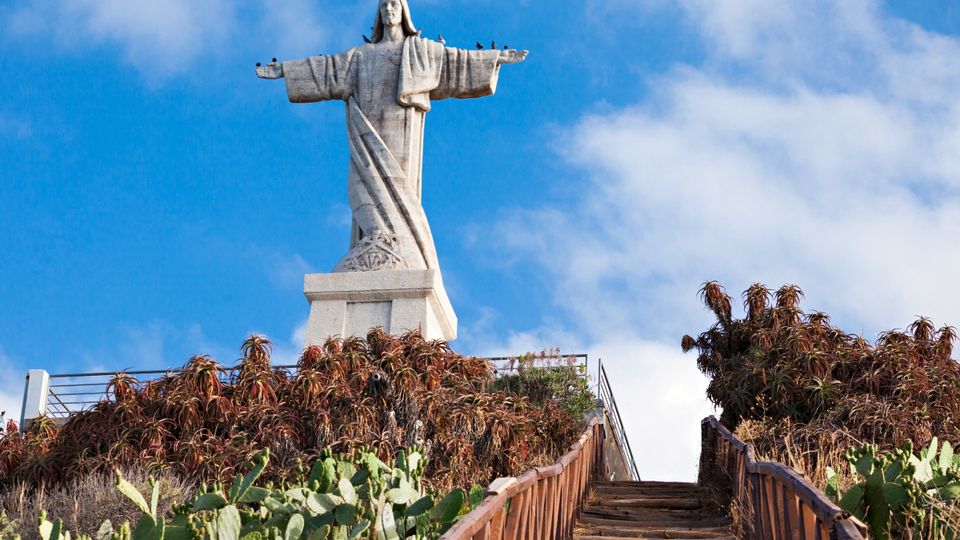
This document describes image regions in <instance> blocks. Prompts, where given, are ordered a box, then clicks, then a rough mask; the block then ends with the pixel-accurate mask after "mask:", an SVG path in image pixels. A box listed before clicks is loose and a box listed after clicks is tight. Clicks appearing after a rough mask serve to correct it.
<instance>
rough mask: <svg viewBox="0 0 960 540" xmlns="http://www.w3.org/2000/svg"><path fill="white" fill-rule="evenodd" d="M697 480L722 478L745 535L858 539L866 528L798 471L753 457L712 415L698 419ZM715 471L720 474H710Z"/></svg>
mask: <svg viewBox="0 0 960 540" xmlns="http://www.w3.org/2000/svg"><path fill="white" fill-rule="evenodd" d="M701 429H702V435H703V446H702V449H701V454H700V483H701V484H706V483H709V482H718V481H719V482H722V483H726V484H727V485H729V487H730V488H731V489H730V490H731V493H730V494H731V500H732V501H736V502H737V503H738V504H739V507H740V509H741V511H742V512H743V515H742V522H743V524H744V525H745V528H746V529H748V530H747V531H745V534H746V538H751V539H752V538H756V539H764V540H766V539H773V540H781V539H790V540H794V539H802V540H830V539H832V538H838V539H846V540H863V539H864V538H865V537H866V533H867V531H866V527H865V526H864V525H863V523H861V522H860V521H858V520H856V518H853V517H851V516H850V514H848V513H847V512H844V511H843V510H842V509H841V508H840V507H839V506H837V505H836V504H835V503H834V502H833V501H831V500H830V499H829V498H828V497H827V496H826V495H824V494H823V492H821V491H820V490H819V489H817V487H816V486H814V485H813V484H811V483H810V481H809V480H807V479H806V478H805V477H804V476H803V474H802V473H800V472H798V471H796V470H794V469H792V468H790V467H787V466H785V465H782V464H780V463H773V462H769V461H757V459H756V452H755V450H754V448H753V445H752V444H749V443H745V442H743V441H741V440H740V439H737V438H736V437H735V436H734V435H733V433H730V430H729V429H727V428H726V427H725V426H723V424H721V423H720V421H719V420H717V419H716V418H715V417H713V416H711V417H709V418H705V419H704V420H703V422H702V423H701ZM717 473H720V474H721V475H722V476H723V477H722V478H711V477H710V475H711V474H717Z"/></svg>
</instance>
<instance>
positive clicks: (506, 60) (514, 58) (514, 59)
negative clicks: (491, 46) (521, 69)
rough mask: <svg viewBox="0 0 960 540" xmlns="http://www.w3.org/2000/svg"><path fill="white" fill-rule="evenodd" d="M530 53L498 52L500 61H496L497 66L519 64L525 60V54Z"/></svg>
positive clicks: (510, 50) (509, 50) (507, 50)
mask: <svg viewBox="0 0 960 540" xmlns="http://www.w3.org/2000/svg"><path fill="white" fill-rule="evenodd" d="M529 53H530V51H515V50H513V49H506V50H503V51H500V60H498V61H497V63H498V64H519V63H520V62H523V61H524V60H526V59H527V54H529Z"/></svg>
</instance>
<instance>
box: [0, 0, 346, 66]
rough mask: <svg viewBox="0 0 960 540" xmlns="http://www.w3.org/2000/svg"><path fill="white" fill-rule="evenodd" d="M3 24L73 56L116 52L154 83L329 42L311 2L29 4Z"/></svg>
mask: <svg viewBox="0 0 960 540" xmlns="http://www.w3.org/2000/svg"><path fill="white" fill-rule="evenodd" d="M0 18H2V19H3V20H5V21H6V23H5V24H3V25H2V26H4V27H5V28H6V32H7V34H8V37H13V38H21V39H23V38H39V39H44V40H48V39H53V40H54V42H55V43H57V45H58V46H59V47H60V48H61V49H62V50H64V51H70V52H73V53H88V52H89V51H90V50H91V49H92V48H93V47H97V48H100V49H101V50H107V51H115V54H117V55H118V56H119V57H120V58H122V60H123V61H125V62H126V63H128V64H130V65H132V66H133V67H134V68H136V69H137V70H138V71H139V72H140V73H141V74H142V75H143V77H144V78H145V79H146V80H148V81H150V82H154V83H155V82H162V81H165V80H167V79H168V78H170V77H173V76H180V75H197V74H200V73H206V72H209V71H210V70H212V69H214V68H215V66H216V65H217V63H218V60H219V63H222V62H223V58H224V57H229V56H230V55H232V54H234V55H235V54H237V53H238V52H242V53H243V54H248V55H249V54H253V53H254V51H252V50H251V49H252V48H253V47H256V49H257V51H256V52H258V53H260V54H262V55H263V56H264V57H265V56H267V55H268V54H275V55H283V54H288V53H289V54H298V55H299V54H307V53H312V52H317V49H318V48H319V46H320V45H321V44H322V43H323V42H324V40H325V39H326V38H327V30H326V27H325V21H323V20H322V17H321V16H320V14H319V12H318V7H317V5H316V2H312V1H310V0H292V1H279V0H261V1H260V2H259V3H258V4H256V5H255V6H254V7H253V8H252V9H250V10H245V9H242V7H240V6H239V5H238V4H236V3H234V2H230V1H228V0H204V1H202V2H194V1H191V0H166V1H164V2H155V1H153V0H76V1H73V2H59V1H55V0H29V1H27V2H23V3H21V4H20V5H18V6H15V7H7V8H0ZM261 47H262V48H263V49H265V50H260V48H261ZM271 51H272V52H271Z"/></svg>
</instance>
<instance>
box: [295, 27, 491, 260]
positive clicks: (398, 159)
mask: <svg viewBox="0 0 960 540" xmlns="http://www.w3.org/2000/svg"><path fill="white" fill-rule="evenodd" d="M391 51H392V54H391ZM499 56H500V52H499V51H496V50H472V51H467V50H462V49H454V48H446V47H444V46H443V45H442V44H440V43H437V42H434V41H431V40H428V39H424V38H421V37H416V36H411V37H407V38H406V39H405V40H404V42H403V44H402V45H400V44H394V45H393V48H392V49H391V47H390V45H387V44H379V45H376V44H368V45H364V46H361V47H357V48H355V49H351V50H349V51H346V52H343V53H340V54H334V55H327V56H314V57H310V58H308V59H306V60H298V61H293V62H284V63H283V74H284V78H285V79H286V84H287V94H288V96H289V98H290V101H292V102H294V103H307V102H316V101H324V100H344V101H346V102H347V132H348V136H349V141H350V176H349V184H348V190H349V198H350V206H351V208H352V210H353V235H352V239H351V244H350V246H351V252H350V253H348V254H347V256H346V257H344V259H343V260H342V261H341V262H340V263H339V264H338V265H337V268H336V269H335V271H352V270H371V269H381V268H382V267H388V268H407V269H439V265H438V261H437V252H436V247H435V246H434V243H433V236H432V235H431V233H430V226H429V224H428V223H427V217H426V214H425V213H424V211H423V206H422V205H421V199H420V198H421V181H422V174H423V167H422V162H423V128H424V120H425V119H426V113H427V112H429V111H430V103H431V102H432V101H434V100H439V99H447V98H474V97H483V96H489V95H492V94H493V93H494V92H495V91H496V87H497V78H498V76H499V71H500V67H499V65H498V59H499ZM371 235H375V236H377V237H382V236H383V235H386V236H387V237H388V238H390V239H392V241H389V242H387V244H386V245H384V246H379V249H380V250H381V251H391V250H393V251H398V252H399V253H396V257H395V259H394V260H393V261H392V262H391V261H387V262H386V264H383V263H384V261H380V263H378V264H376V265H360V267H358V265H357V264H356V262H357V256H359V254H358V253H357V251H358V250H360V249H361V244H362V243H363V240H364V238H367V242H368V245H367V246H366V247H369V242H370V237H371Z"/></svg>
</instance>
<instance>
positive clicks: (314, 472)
mask: <svg viewBox="0 0 960 540" xmlns="http://www.w3.org/2000/svg"><path fill="white" fill-rule="evenodd" d="M269 458H270V453H269V451H268V450H263V451H261V452H259V453H257V454H256V455H254V456H253V458H252V459H251V460H250V462H249V463H248V472H247V474H246V475H238V476H237V477H236V478H235V479H234V481H233V483H232V485H231V486H230V487H229V488H225V487H224V486H223V485H220V484H214V485H212V486H206V485H204V486H201V488H200V492H199V494H198V495H197V496H196V497H194V498H193V499H192V500H190V501H187V502H185V503H183V504H180V505H176V506H175V507H174V509H173V510H172V511H171V514H170V515H169V516H166V517H165V516H161V515H158V513H157V504H158V500H159V486H158V485H157V483H156V482H155V481H152V480H151V487H152V491H151V494H150V500H149V501H148V500H147V498H146V497H145V496H144V495H143V494H141V493H140V492H139V491H138V490H137V489H136V488H135V487H134V486H133V485H132V484H130V483H129V482H127V481H126V480H124V479H123V477H122V476H121V475H120V473H119V472H117V482H116V484H117V489H119V490H120V492H121V493H123V494H124V495H125V496H126V497H127V498H128V499H130V501H131V502H132V503H133V504H134V505H136V506H137V507H138V508H139V509H140V510H141V512H142V514H143V515H142V516H141V518H140V520H139V521H138V522H137V525H136V527H135V528H134V529H133V530H132V532H131V528H130V525H129V524H128V523H125V524H123V525H121V527H120V528H119V529H117V530H114V528H113V526H112V525H111V524H110V523H109V522H104V524H103V526H101V528H100V531H99V532H98V534H97V540H356V539H359V538H370V539H375V540H400V539H407V538H413V539H419V538H436V537H439V536H440V535H441V534H443V532H445V531H446V530H447V529H449V528H450V526H451V525H452V524H453V523H454V522H455V521H456V520H457V519H458V518H459V516H460V514H461V510H462V509H463V508H464V503H465V501H466V494H465V493H464V492H463V491H462V490H459V489H458V490H455V491H453V492H452V493H450V494H448V495H447V496H446V497H444V498H443V499H442V500H440V501H439V502H436V503H435V500H434V497H433V496H432V495H431V494H428V493H426V492H425V491H424V488H423V473H424V469H425V467H426V458H425V457H424V454H423V451H422V450H421V449H420V448H417V447H414V448H411V449H408V450H406V451H402V452H400V453H398V454H397V457H396V460H395V463H394V464H393V465H390V464H387V463H384V462H382V461H381V460H380V459H379V458H377V456H376V454H373V453H372V452H366V451H362V452H358V453H356V454H355V455H353V456H351V457H345V456H340V457H334V456H331V455H326V456H324V457H323V458H322V459H320V460H318V461H317V462H316V463H315V464H314V466H313V467H312V469H311V470H310V472H309V474H304V475H302V476H303V477H302V478H299V479H298V480H297V481H295V482H291V483H288V484H284V485H280V486H274V485H272V484H267V485H265V486H258V485H257V481H258V479H259V478H260V476H261V474H262V473H263V471H264V470H265V469H266V467H267V464H268V462H269ZM40 532H41V536H42V538H43V540H71V538H70V533H69V532H67V531H66V530H65V529H64V527H63V523H62V522H61V521H59V520H57V521H54V522H49V521H47V520H46V516H43V517H42V519H41V523H40ZM77 540H92V539H89V538H82V539H81V538H78V539H77Z"/></svg>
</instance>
